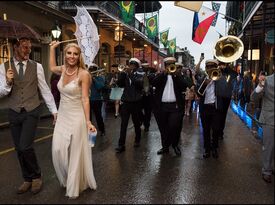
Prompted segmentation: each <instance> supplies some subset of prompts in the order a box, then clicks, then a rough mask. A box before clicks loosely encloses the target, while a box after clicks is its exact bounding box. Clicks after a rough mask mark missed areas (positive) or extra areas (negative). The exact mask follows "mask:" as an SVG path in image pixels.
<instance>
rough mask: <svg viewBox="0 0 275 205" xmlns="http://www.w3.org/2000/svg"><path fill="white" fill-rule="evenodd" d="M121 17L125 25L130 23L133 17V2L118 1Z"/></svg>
mask: <svg viewBox="0 0 275 205" xmlns="http://www.w3.org/2000/svg"><path fill="white" fill-rule="evenodd" d="M119 6H120V11H121V17H122V19H123V21H124V22H125V23H132V22H133V19H134V18H133V17H134V2H133V1H120V2H119Z"/></svg>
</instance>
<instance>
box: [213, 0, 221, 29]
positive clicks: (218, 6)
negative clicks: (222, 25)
mask: <svg viewBox="0 0 275 205" xmlns="http://www.w3.org/2000/svg"><path fill="white" fill-rule="evenodd" d="M220 7H221V4H219V3H215V2H213V1H212V9H213V10H214V11H216V16H215V18H214V20H213V22H212V24H211V26H216V23H217V19H218V12H219V10H220Z"/></svg>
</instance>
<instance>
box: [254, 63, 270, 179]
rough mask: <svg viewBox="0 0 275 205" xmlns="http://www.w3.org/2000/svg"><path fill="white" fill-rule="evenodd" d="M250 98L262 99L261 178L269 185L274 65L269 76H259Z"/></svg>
mask: <svg viewBox="0 0 275 205" xmlns="http://www.w3.org/2000/svg"><path fill="white" fill-rule="evenodd" d="M251 96H252V98H253V99H254V100H255V101H256V100H257V99H259V98H262V109H261V114H260V118H259V122H260V123H261V125H262V129H263V153H262V154H263V155H262V157H263V158H262V160H263V162H262V163H263V167H262V178H263V180H264V181H266V182H267V183H271V175H272V171H273V168H274V167H272V162H274V97H275V96H274V64H273V73H272V74H271V75H269V76H264V75H260V76H259V84H258V86H257V87H256V88H255V90H254V92H253V93H252V95H251ZM273 166H274V165H273Z"/></svg>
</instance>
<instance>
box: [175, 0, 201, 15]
mask: <svg viewBox="0 0 275 205" xmlns="http://www.w3.org/2000/svg"><path fill="white" fill-rule="evenodd" d="M202 3H203V1H175V3H174V5H175V6H178V7H182V8H185V9H188V10H190V11H195V12H198V11H199V10H200V8H201V6H202Z"/></svg>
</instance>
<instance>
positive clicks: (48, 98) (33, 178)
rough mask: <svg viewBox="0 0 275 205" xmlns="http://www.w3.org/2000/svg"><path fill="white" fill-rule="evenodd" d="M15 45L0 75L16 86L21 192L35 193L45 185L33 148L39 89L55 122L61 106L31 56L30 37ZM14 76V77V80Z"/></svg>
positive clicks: (14, 128) (13, 116) (13, 103)
mask: <svg viewBox="0 0 275 205" xmlns="http://www.w3.org/2000/svg"><path fill="white" fill-rule="evenodd" d="M12 44H13V51H14V52H13V53H14V56H13V57H12V58H11V59H9V61H10V62H9V61H7V62H5V63H3V64H1V65H0V75H5V73H7V74H6V76H7V82H8V83H9V84H11V86H12V89H11V91H10V92H9V95H8V98H9V122H10V128H11V134H12V137H13V141H14V145H15V150H16V152H17V157H18V160H19V163H20V167H21V171H22V175H23V178H24V182H23V184H22V185H21V186H20V187H19V188H18V190H17V193H18V194H22V193H25V192H27V191H28V190H29V189H31V192H32V193H33V194H36V193H38V192H39V191H40V190H41V188H42V178H41V170H40V167H39V165H38V162H37V158H36V154H35V152H34V148H33V141H34V138H35V131H36V127H37V124H38V120H39V113H40V103H41V102H40V99H39V95H38V89H39V90H40V93H41V95H42V97H43V99H44V101H45V102H46V105H47V107H48V109H49V110H50V112H51V113H52V114H53V116H54V122H55V120H56V116H57V109H56V105H55V102H54V98H53V95H52V93H51V90H50V89H49V86H48V85H47V83H46V80H45V76H44V69H43V67H42V65H41V64H40V63H37V62H35V61H32V60H30V59H29V57H30V53H31V46H32V44H31V41H30V39H29V38H25V37H23V38H20V39H19V40H17V39H16V40H14V41H13V42H12ZM10 66H11V67H10ZM9 70H12V71H9ZM11 72H13V74H14V76H12V75H11ZM11 77H13V79H12V80H11Z"/></svg>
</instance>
